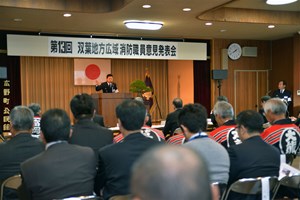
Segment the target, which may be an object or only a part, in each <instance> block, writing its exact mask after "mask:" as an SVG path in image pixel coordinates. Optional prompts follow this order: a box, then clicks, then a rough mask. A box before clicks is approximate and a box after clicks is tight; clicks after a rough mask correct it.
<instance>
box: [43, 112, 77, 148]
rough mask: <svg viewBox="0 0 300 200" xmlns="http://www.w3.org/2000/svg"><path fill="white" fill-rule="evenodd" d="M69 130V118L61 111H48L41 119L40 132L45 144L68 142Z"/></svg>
mask: <svg viewBox="0 0 300 200" xmlns="http://www.w3.org/2000/svg"><path fill="white" fill-rule="evenodd" d="M70 128H71V123H70V118H69V116H68V114H67V113H66V111H64V110H62V109H58V108H55V109H50V110H48V111H46V112H45V113H44V114H43V116H42V118H41V130H42V132H43V135H44V138H45V140H46V142H47V143H49V142H54V141H58V140H68V139H69V135H70Z"/></svg>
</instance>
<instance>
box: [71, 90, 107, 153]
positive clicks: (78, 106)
mask: <svg viewBox="0 0 300 200" xmlns="http://www.w3.org/2000/svg"><path fill="white" fill-rule="evenodd" d="M70 107H71V111H72V113H73V115H74V118H75V119H76V123H75V124H74V126H73V129H72V130H73V132H72V136H71V137H70V138H69V143H70V144H78V145H81V146H87V147H91V148H92V149H93V150H94V151H95V153H96V154H97V152H98V150H99V149H100V148H102V147H104V146H106V145H108V144H112V142H113V133H112V131H110V130H108V129H107V128H105V127H102V126H100V125H99V124H96V123H94V122H93V117H94V114H95V105H94V101H93V98H92V97H91V96H90V95H88V94H77V95H75V96H74V97H73V98H72V100H71V102H70Z"/></svg>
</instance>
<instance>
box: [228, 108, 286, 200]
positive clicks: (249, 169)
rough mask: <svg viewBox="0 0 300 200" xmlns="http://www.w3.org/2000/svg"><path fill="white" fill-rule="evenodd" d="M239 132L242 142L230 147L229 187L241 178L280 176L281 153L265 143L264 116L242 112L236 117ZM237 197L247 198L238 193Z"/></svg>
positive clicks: (251, 111)
mask: <svg viewBox="0 0 300 200" xmlns="http://www.w3.org/2000/svg"><path fill="white" fill-rule="evenodd" d="M236 123H237V132H238V134H239V137H240V139H241V140H242V143H241V144H239V145H233V146H231V147H229V148H228V153H229V157H230V171H229V181H228V187H229V186H230V185H231V184H232V183H234V182H235V181H237V180H238V179H241V178H256V177H266V176H278V173H279V166H280V154H279V151H278V149H276V148H275V147H273V146H271V145H269V144H267V143H265V142H264V141H263V140H262V138H261V137H260V133H261V132H262V131H263V128H262V125H263V118H262V116H261V115H260V114H259V113H258V112H255V111H253V110H246V111H243V112H241V113H240V114H239V115H238V116H237V119H236ZM232 195H234V197H235V198H233V197H232V199H245V196H240V195H239V194H237V193H234V194H232Z"/></svg>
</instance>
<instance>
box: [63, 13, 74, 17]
mask: <svg viewBox="0 0 300 200" xmlns="http://www.w3.org/2000/svg"><path fill="white" fill-rule="evenodd" d="M71 16H72V14H71V13H65V14H64V17H71Z"/></svg>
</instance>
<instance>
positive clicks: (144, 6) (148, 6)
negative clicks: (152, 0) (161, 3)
mask: <svg viewBox="0 0 300 200" xmlns="http://www.w3.org/2000/svg"><path fill="white" fill-rule="evenodd" d="M143 8H151V5H149V4H145V5H143Z"/></svg>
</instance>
